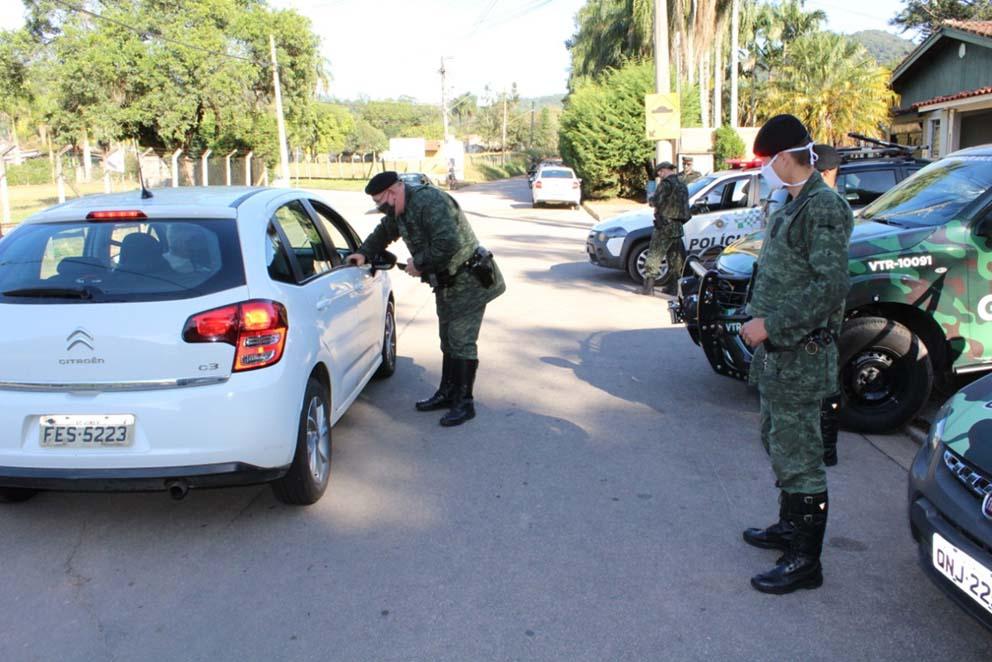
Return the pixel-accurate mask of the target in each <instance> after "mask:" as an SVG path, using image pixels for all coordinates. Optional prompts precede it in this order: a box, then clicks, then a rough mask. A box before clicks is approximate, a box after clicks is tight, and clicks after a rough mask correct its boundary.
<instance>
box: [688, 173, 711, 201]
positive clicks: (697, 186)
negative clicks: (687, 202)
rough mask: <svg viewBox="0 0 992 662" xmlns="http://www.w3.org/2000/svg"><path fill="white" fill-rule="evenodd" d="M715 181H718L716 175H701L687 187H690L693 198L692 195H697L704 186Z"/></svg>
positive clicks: (690, 194)
mask: <svg viewBox="0 0 992 662" xmlns="http://www.w3.org/2000/svg"><path fill="white" fill-rule="evenodd" d="M715 181H716V177H700V178H699V179H697V180H696V181H694V182H693V183H691V184H689V185H687V186H686V189H688V191H689V197H690V198H691V197H692V196H694V195H696V194H697V193H699V192H700V191H702V190H703V189H704V188H706V187H707V186H709V185H710V184H712V183H713V182H715Z"/></svg>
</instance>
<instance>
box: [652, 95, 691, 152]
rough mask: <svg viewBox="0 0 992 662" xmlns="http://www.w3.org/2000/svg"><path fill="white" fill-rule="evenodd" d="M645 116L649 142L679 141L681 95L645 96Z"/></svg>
mask: <svg viewBox="0 0 992 662" xmlns="http://www.w3.org/2000/svg"><path fill="white" fill-rule="evenodd" d="M644 111H645V112H644V116H645V120H646V122H645V124H646V125H647V126H646V128H647V138H648V140H655V141H657V140H677V139H678V137H679V131H680V129H681V128H682V113H681V103H680V101H679V95H678V94H677V93H675V92H672V93H669V94H645V95H644Z"/></svg>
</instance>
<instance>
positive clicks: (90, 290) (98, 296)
mask: <svg viewBox="0 0 992 662" xmlns="http://www.w3.org/2000/svg"><path fill="white" fill-rule="evenodd" d="M244 284H245V274H244V267H243V264H242V258H241V249H240V243H239V241H238V234H237V226H236V224H235V222H234V221H233V220H230V219H224V220H185V219H180V220H168V221H159V220H154V221H151V220H150V221H143V222H135V221H130V220H129V221H117V222H114V221H110V222H107V221H103V222H88V221H78V222H70V223H37V224H29V225H25V226H23V227H20V228H18V229H17V230H15V231H14V232H12V233H10V235H8V236H6V237H4V239H3V241H0V302H3V303H7V304H10V303H15V304H32V303H55V302H57V301H58V300H63V301H72V302H74V303H105V302H111V301H113V302H122V301H162V300H172V299H188V298H192V297H198V296H204V295H206V294H211V293H213V292H220V291H223V290H227V289H231V288H233V287H238V286H240V285H244Z"/></svg>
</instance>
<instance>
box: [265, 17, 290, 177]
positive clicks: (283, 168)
mask: <svg viewBox="0 0 992 662" xmlns="http://www.w3.org/2000/svg"><path fill="white" fill-rule="evenodd" d="M269 51H270V52H271V53H272V85H273V87H275V90H276V125H277V126H278V128H279V180H280V181H279V182H278V185H279V186H289V148H288V147H287V146H286V120H285V119H283V116H282V87H281V86H280V85H279V63H278V62H276V38H275V36H273V35H271V34H270V35H269Z"/></svg>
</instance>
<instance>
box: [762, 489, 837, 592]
mask: <svg viewBox="0 0 992 662" xmlns="http://www.w3.org/2000/svg"><path fill="white" fill-rule="evenodd" d="M786 499H787V501H788V504H789V506H788V519H789V521H790V522H791V523H792V525H793V526H794V527H795V529H796V531H795V533H794V534H793V536H792V544H791V545H790V546H789V549H788V550H787V551H786V552H785V554H783V555H782V558H780V559H779V560H778V563H777V564H776V565H775V567H774V568H772V569H771V570H769V571H768V572H764V573H762V574H760V575H755V576H754V577H752V578H751V586H753V587H754V588H755V589H756V590H758V591H761V592H762V593H774V594H776V595H782V594H785V593H792V592H793V591H796V590H798V589H801V588H807V589H812V588H819V587H820V586H822V585H823V568H822V566H821V565H820V553H821V552H822V551H823V535H824V533H826V530H827V510H828V507H827V504H828V499H827V493H826V492H820V493H819V494H789V495H787V496H786Z"/></svg>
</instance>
